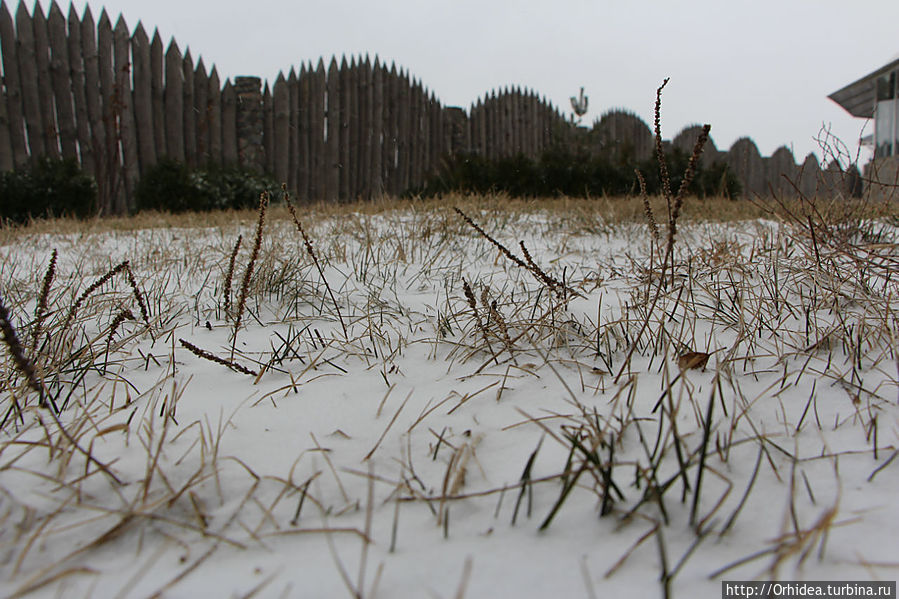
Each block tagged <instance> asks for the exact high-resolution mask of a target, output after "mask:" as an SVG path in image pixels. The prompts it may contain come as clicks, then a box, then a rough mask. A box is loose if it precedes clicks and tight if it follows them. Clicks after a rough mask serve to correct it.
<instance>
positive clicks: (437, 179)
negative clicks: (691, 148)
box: [416, 148, 741, 197]
mask: <svg viewBox="0 0 899 599" xmlns="http://www.w3.org/2000/svg"><path fill="white" fill-rule="evenodd" d="M666 160H667V162H668V166H669V171H670V172H671V185H672V187H673V188H674V190H675V191H676V190H677V189H678V188H679V186H680V183H681V177H682V176H683V173H684V171H685V170H686V167H687V162H688V160H689V156H687V154H685V153H684V152H683V151H682V150H680V149H679V148H673V149H671V150H670V151H669V152H668V153H667V155H666ZM635 168H636V169H638V170H639V171H640V172H641V173H642V174H643V176H644V178H645V181H646V188H647V193H649V194H652V195H654V194H658V193H660V191H661V187H660V182H659V175H658V167H657V164H656V161H655V158H647V159H644V160H642V161H640V162H637V161H636V160H629V161H618V162H616V161H613V160H610V159H609V158H608V157H603V156H590V155H589V154H586V153H580V154H574V153H572V152H569V151H567V150H565V149H554V150H550V151H547V152H544V153H543V155H542V156H541V157H540V158H539V159H538V160H532V159H531V158H529V157H527V156H525V155H524V154H518V155H516V156H512V157H508V158H498V159H493V160H490V159H488V158H485V157H483V156H479V155H477V154H464V155H462V154H460V155H456V156H454V157H452V158H451V159H449V160H447V162H446V163H445V165H444V166H443V168H441V170H440V171H439V173H438V174H436V175H434V176H432V177H430V178H429V179H428V181H427V183H426V184H425V185H424V187H423V188H421V189H419V190H417V191H416V193H418V194H421V195H424V196H434V195H439V194H442V193H446V192H450V191H458V192H463V193H489V192H504V193H506V194H508V195H510V196H513V197H549V196H560V195H567V196H584V195H593V196H600V195H624V194H632V193H637V192H639V185H638V182H637V177H636V174H635V172H634V170H635ZM689 189H690V192H691V193H692V194H694V195H698V196H712V195H714V196H726V197H737V196H738V195H739V194H740V191H741V187H740V182H739V181H738V180H737V178H736V176H735V175H734V174H733V173H732V172H730V171H729V170H728V168H727V166H726V165H725V164H723V163H721V162H713V163H711V164H710V165H708V166H707V165H706V164H705V163H700V165H699V168H698V170H697V173H696V177H695V178H694V179H693V182H692V184H691V185H690V188H689Z"/></svg>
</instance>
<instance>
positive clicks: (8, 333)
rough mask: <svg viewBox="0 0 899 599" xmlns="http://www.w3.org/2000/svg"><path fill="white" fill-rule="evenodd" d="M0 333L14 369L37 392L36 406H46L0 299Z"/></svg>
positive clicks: (39, 382)
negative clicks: (37, 400) (14, 366)
mask: <svg viewBox="0 0 899 599" xmlns="http://www.w3.org/2000/svg"><path fill="white" fill-rule="evenodd" d="M0 333H2V335H3V343H5V344H6V347H7V349H9V353H10V355H11V356H12V359H13V362H14V363H15V365H16V368H17V369H18V370H19V372H20V373H22V375H23V376H24V377H25V380H26V381H28V386H29V387H31V389H33V390H34V391H35V392H37V394H38V397H39V404H38V405H40V406H41V407H44V406H46V403H47V402H46V399H45V397H46V392H45V391H44V385H43V384H42V383H41V381H40V379H39V378H38V376H37V372H36V371H35V368H34V363H33V362H32V361H31V360H29V359H28V357H27V356H26V355H25V349H24V348H23V347H22V343H21V342H20V341H19V336H18V335H17V334H16V329H15V328H14V327H13V326H12V322H10V320H9V310H8V309H7V308H6V304H4V303H3V300H2V298H0ZM50 403H51V404H52V406H53V409H54V410H56V411H58V410H57V408H56V403H55V402H54V401H53V398H52V397H51V398H50Z"/></svg>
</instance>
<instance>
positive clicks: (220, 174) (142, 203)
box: [134, 158, 279, 212]
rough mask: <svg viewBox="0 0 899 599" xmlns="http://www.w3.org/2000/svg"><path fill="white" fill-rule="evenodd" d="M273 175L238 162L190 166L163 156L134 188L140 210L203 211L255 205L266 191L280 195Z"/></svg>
mask: <svg viewBox="0 0 899 599" xmlns="http://www.w3.org/2000/svg"><path fill="white" fill-rule="evenodd" d="M278 189H279V187H278V185H277V184H276V183H275V181H274V179H272V178H271V177H268V176H266V175H263V174H260V173H258V172H256V171H254V170H251V169H247V168H243V167H239V166H218V165H210V166H207V167H206V168H201V169H194V170H191V169H190V168H188V167H187V166H186V165H184V164H182V163H181V162H178V161H176V160H172V159H170V158H164V159H162V160H160V161H159V162H158V163H157V164H156V165H155V166H154V167H153V168H151V169H150V170H149V171H147V173H146V174H145V175H144V176H143V177H141V179H140V181H139V182H138V184H137V187H136V189H135V191H134V196H135V201H136V203H137V208H138V210H162V211H166V212H186V211H196V212H203V211H207V210H224V209H240V208H252V207H255V206H256V205H257V204H258V203H259V196H260V194H262V193H263V192H264V191H268V192H270V193H272V197H278V196H277V194H275V193H274V192H276V191H277V190H278Z"/></svg>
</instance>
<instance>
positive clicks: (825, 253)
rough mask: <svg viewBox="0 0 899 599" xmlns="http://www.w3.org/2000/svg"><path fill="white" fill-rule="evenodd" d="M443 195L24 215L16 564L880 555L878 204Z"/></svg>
mask: <svg viewBox="0 0 899 599" xmlns="http://www.w3.org/2000/svg"><path fill="white" fill-rule="evenodd" d="M449 204H450V203H449V202H447V203H446V205H443V206H436V207H435V206H433V205H431V206H428V207H427V209H422V208H417V207H415V205H412V206H408V207H406V208H403V209H393V210H385V211H381V212H362V211H349V210H344V211H337V212H333V213H330V214H328V215H325V216H320V215H313V214H307V213H304V212H303V211H302V210H301V211H300V213H299V218H300V219H301V221H302V225H303V227H304V231H305V232H306V233H307V235H308V238H309V243H310V247H311V248H312V250H313V251H312V252H311V253H310V251H309V247H307V246H306V245H305V243H304V240H303V237H302V236H301V234H300V233H299V232H298V229H297V227H296V225H295V223H294V222H293V221H292V220H291V219H289V218H285V217H284V213H283V212H280V213H279V214H280V216H279V217H277V218H274V217H272V216H271V215H269V218H268V219H267V221H266V222H265V225H264V228H263V229H262V231H261V245H260V247H259V251H258V257H257V259H256V260H254V261H253V260H251V253H252V252H253V242H254V238H255V236H256V231H257V230H256V228H255V227H256V224H255V223H254V222H253V221H251V220H247V221H246V222H244V223H243V224H239V223H232V224H228V223H221V222H219V224H217V225H216V226H213V227H205V228H204V227H198V226H184V227H169V228H155V229H143V230H136V231H125V230H105V231H104V230H102V228H100V229H98V228H96V227H94V228H93V229H92V230H91V231H90V232H85V233H77V232H71V233H64V234H63V233H60V234H53V233H41V234H31V233H28V232H27V231H26V232H24V233H19V234H16V235H11V236H9V238H8V243H7V245H4V246H3V247H2V248H0V297H2V300H3V303H4V304H5V305H6V306H7V307H8V308H9V309H10V312H11V317H10V322H11V324H12V326H13V327H15V332H16V334H17V336H18V338H19V340H20V342H21V345H22V348H23V350H24V354H25V355H26V357H27V358H29V359H30V360H31V361H32V363H33V365H34V367H35V373H34V374H35V376H34V379H35V381H36V382H37V385H35V384H34V382H32V383H31V384H29V381H28V377H26V376H24V375H23V373H22V369H21V368H17V367H16V365H15V363H14V360H13V358H12V357H11V355H10V354H9V352H4V356H3V363H2V373H3V376H2V380H0V383H2V385H3V389H2V392H0V393H2V395H0V409H2V413H0V416H2V417H4V419H3V428H2V432H0V523H2V528H0V563H2V565H0V581H2V582H0V592H2V594H3V595H4V596H25V595H27V596H47V597H87V596H90V597H116V596H122V597H146V596H162V597H249V596H256V597H333V596H358V597H427V596H434V597H462V596H466V597H499V596H503V597H506V596H509V597H544V596H561V597H599V596H616V597H646V596H659V595H662V594H664V593H670V594H671V595H673V596H685V597H694V596H696V597H698V596H703V597H712V596H718V594H719V593H720V580H722V579H743V580H746V579H753V578H762V579H772V578H777V579H784V580H795V579H812V580H818V579H885V580H893V579H895V577H896V569H897V567H899V550H897V547H899V545H897V544H896V542H895V539H896V538H897V537H899V517H897V515H899V509H897V506H896V497H897V492H899V477H897V468H899V461H893V458H895V457H896V455H897V447H899V443H897V437H899V411H897V366H899V363H897V355H896V335H897V320H896V314H895V312H894V311H895V309H896V307H897V299H896V294H897V291H899V289H897V280H896V275H897V270H899V267H897V266H899V251H897V250H899V247H897V239H896V233H897V232H896V230H895V229H894V228H893V227H891V226H889V225H888V224H885V222H884V221H864V220H854V221H846V220H842V221H840V222H830V221H828V220H827V219H825V218H818V217H817V216H815V218H812V219H809V220H808V223H807V224H806V223H804V222H803V220H802V219H799V218H794V219H792V220H787V221H786V222H781V223H778V222H774V221H763V220H752V221H739V222H733V223H723V224H721V223H718V224H710V223H705V224H703V223H701V222H694V223H692V224H686V225H685V224H683V223H681V224H680V225H679V227H678V235H677V240H676V244H675V246H674V250H675V251H674V261H673V262H674V266H673V268H672V267H670V266H669V267H668V268H667V269H666V270H665V271H664V272H662V269H661V264H662V256H663V255H664V250H665V248H664V245H659V244H664V241H660V242H659V244H654V242H653V237H652V236H651V235H650V234H649V232H648V229H647V227H646V226H645V225H642V224H629V223H626V222H625V223H613V222H611V221H609V220H606V219H604V218H602V217H601V216H599V215H598V214H597V213H594V212H590V211H578V210H565V209H562V208H560V207H559V206H558V205H555V206H554V207H553V208H552V209H549V210H542V209H540V208H539V207H534V206H531V207H530V208H528V209H521V207H520V206H519V207H517V208H515V209H512V208H509V209H503V208H497V207H496V205H491V206H490V207H489V208H488V207H487V206H484V207H483V209H479V207H478V206H477V205H474V204H471V203H469V204H467V205H465V207H464V210H465V214H466V215H468V216H469V217H470V218H471V219H472V220H473V222H475V223H477V224H478V225H479V226H480V227H481V228H482V229H483V231H484V233H486V234H487V235H489V236H490V237H492V238H493V239H495V240H496V241H497V242H498V243H500V244H502V245H504V246H505V248H507V250H508V251H509V252H511V253H513V254H514V255H515V256H517V257H518V258H519V259H520V260H521V261H522V262H523V263H525V264H526V265H527V262H528V261H527V259H526V258H525V255H524V253H523V251H522V246H521V245H520V244H519V242H524V247H525V248H526V249H527V250H528V253H529V255H530V257H531V258H532V260H533V265H534V266H533V267H528V266H525V267H522V266H520V265H519V264H517V263H516V262H515V261H513V260H512V259H510V258H508V257H507V256H506V255H504V253H503V252H501V251H500V250H498V249H497V247H496V246H495V245H494V244H493V243H491V241H490V240H488V239H487V238H486V236H484V235H481V234H479V233H478V232H477V231H476V230H475V229H474V228H473V227H472V226H470V225H469V224H468V223H466V222H465V220H464V219H463V218H462V217H461V216H460V215H459V214H457V213H456V212H454V211H453V210H452V209H451V207H452V206H451V205H449ZM638 210H639V208H638ZM270 212H271V211H270ZM307 216H308V217H309V219H308V221H307V220H303V219H305V218H306V217H307ZM808 225H811V226H810V227H809V226H808ZM238 235H242V236H243V242H242V244H241V245H240V248H239V249H238V251H237V253H236V255H235V258H234V268H233V271H231V273H230V276H229V264H230V262H231V255H232V252H233V250H234V248H235V244H236V241H237V238H238ZM662 239H664V231H663V235H662ZM54 249H55V250H57V252H58V257H57V259H56V261H55V266H54V271H53V272H52V275H51V276H48V274H47V273H48V263H49V261H50V256H51V253H52V251H53V250H54ZM313 254H314V256H315V258H316V259H317V260H318V262H319V264H318V266H317V265H316V263H315V261H314V260H313ZM124 260H128V261H129V267H128V268H120V269H119V270H118V271H117V273H116V274H114V275H113V276H111V277H110V278H108V280H106V281H104V282H103V283H102V284H101V285H99V286H97V287H96V289H95V290H92V291H91V292H90V293H88V294H85V291H86V290H87V289H89V287H90V286H91V285H92V284H93V283H94V282H96V281H98V280H100V279H101V277H103V276H104V275H105V274H106V273H108V272H109V271H110V269H112V268H114V267H115V266H116V265H119V264H121V263H122V262H123V261H124ZM251 263H252V264H253V268H252V276H251V277H249V279H248V280H247V286H246V289H245V297H246V301H245V305H244V306H241V305H240V302H239V297H240V295H241V294H242V293H244V290H242V281H243V277H244V275H245V273H246V272H247V268H248V266H249V265H250V264H251ZM319 267H320V268H319ZM128 271H130V272H131V273H133V276H134V283H135V285H134V286H133V287H132V285H131V283H130V281H129V277H128V276H127V272H128ZM540 273H542V275H543V276H541V275H540ZM47 280H49V281H50V282H49V285H48V294H47V296H46V305H45V307H39V303H40V295H41V289H42V287H43V286H44V282H45V281H47ZM226 281H230V285H226V284H225V282H226ZM328 288H330V291H329V289H328ZM138 298H140V299H138ZM141 302H144V303H145V305H146V308H147V310H148V317H147V320H146V321H145V320H144V317H143V316H142V314H141V306H140V303H141ZM73 307H75V308H77V309H75V310H73ZM238 321H239V323H240V324H239V326H238V327H236V326H235V324H236V323H238ZM38 323H40V324H39V325H38ZM38 326H39V327H40V328H39V329H37V332H38V335H37V339H36V342H35V343H34V344H32V338H33V335H34V332H35V330H36V327H38ZM191 348H193V349H191ZM210 356H213V357H214V358H215V359H216V360H213V359H210ZM248 371H252V373H253V374H247V373H246V372H248ZM35 386H37V388H38V389H42V391H41V393H43V395H44V399H45V401H46V402H47V403H48V404H49V403H51V402H52V403H53V404H55V405H56V406H57V407H58V408H59V410H60V411H59V415H58V418H57V417H55V416H54V412H53V411H51V410H50V409H47V408H41V407H38V403H39V396H40V394H39V392H38V391H36V390H35Z"/></svg>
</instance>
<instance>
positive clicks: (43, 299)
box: [31, 248, 57, 354]
mask: <svg viewBox="0 0 899 599" xmlns="http://www.w3.org/2000/svg"><path fill="white" fill-rule="evenodd" d="M56 257H57V252H56V248H53V254H52V255H51V256H50V264H49V265H48V266H47V272H46V273H45V274H44V282H43V283H42V284H41V293H40V295H38V297H37V307H36V308H35V309H34V326H33V327H32V329H31V353H32V354H33V353H34V352H35V351H36V350H37V343H38V338H39V337H40V336H41V329H42V328H43V326H44V319H45V318H47V298H48V297H49V295H50V286H51V285H52V284H53V278H54V277H55V276H56Z"/></svg>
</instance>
